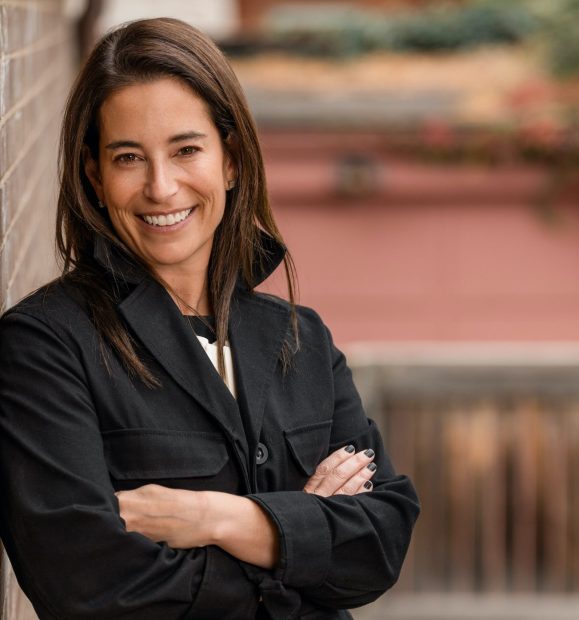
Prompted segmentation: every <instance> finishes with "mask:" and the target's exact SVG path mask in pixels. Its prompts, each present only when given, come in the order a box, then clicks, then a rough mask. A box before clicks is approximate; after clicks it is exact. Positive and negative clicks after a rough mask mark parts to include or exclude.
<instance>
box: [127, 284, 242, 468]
mask: <svg viewBox="0 0 579 620" xmlns="http://www.w3.org/2000/svg"><path fill="white" fill-rule="evenodd" d="M118 308H119V311H120V312H121V314H122V316H123V317H124V318H125V320H126V321H127V323H128V325H129V326H130V327H131V329H132V330H133V331H134V333H135V334H136V335H137V337H138V338H139V340H140V341H141V342H142V343H143V344H144V345H145V347H146V348H147V349H148V350H149V351H150V353H151V354H152V355H153V356H154V357H155V358H156V359H157V360H158V362H159V363H160V364H161V365H162V366H163V368H164V369H165V370H166V371H167V372H168V373H169V375H170V376H171V377H172V378H173V379H174V380H175V381H176V382H177V383H178V384H179V385H180V386H181V387H182V388H183V389H184V390H185V391H186V392H187V393H188V394H189V395H190V396H192V397H193V398H194V399H195V400H196V401H197V402H198V403H199V404H200V405H201V406H202V407H203V408H204V409H205V410H206V411H207V412H208V413H209V414H210V415H212V416H213V417H214V418H215V419H216V420H217V421H218V423H219V424H220V426H221V427H222V428H223V429H224V430H225V432H226V433H227V434H228V435H229V436H230V437H231V439H232V440H233V441H234V442H235V444H236V446H237V448H238V450H239V452H240V453H241V454H242V455H244V456H246V457H247V456H248V454H249V452H248V446H247V440H246V438H245V433H244V429H243V423H242V420H241V417H240V415H239V409H238V406H237V402H236V401H235V399H234V398H233V396H232V395H231V392H230V391H229V389H228V388H227V386H226V385H225V383H224V382H223V380H222V379H221V377H220V376H219V374H218V373H217V371H216V370H215V368H214V366H213V364H212V363H211V361H210V359H209V358H208V356H207V354H206V353H205V351H204V350H203V347H202V346H201V344H200V343H199V341H198V340H197V337H196V336H195V334H194V332H193V330H192V329H191V327H190V326H189V324H188V323H187V320H186V319H185V318H184V317H183V316H182V315H181V312H180V311H179V309H178V308H177V306H176V305H175V303H174V302H173V300H172V299H171V297H170V295H169V294H168V293H167V292H166V291H165V289H164V288H163V287H162V286H161V285H159V284H158V283H157V282H155V281H154V280H153V279H149V278H145V279H143V280H142V281H141V282H140V283H139V284H138V285H137V287H136V288H135V289H134V290H133V292H132V293H131V294H130V295H129V296H128V297H126V298H125V299H124V300H123V301H122V302H121V303H120V304H119V306H118Z"/></svg>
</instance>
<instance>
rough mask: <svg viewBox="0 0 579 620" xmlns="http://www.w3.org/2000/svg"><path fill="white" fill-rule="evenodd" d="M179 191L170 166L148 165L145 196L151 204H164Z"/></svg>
mask: <svg viewBox="0 0 579 620" xmlns="http://www.w3.org/2000/svg"><path fill="white" fill-rule="evenodd" d="M178 189H179V182H178V180H177V177H176V176H175V174H174V171H172V170H171V166H170V164H166V163H153V164H150V165H149V169H148V173H147V181H146V184H145V190H144V191H145V196H146V197H147V198H148V199H149V200H152V201H153V202H158V203H162V202H166V201H167V200H168V199H169V198H171V196H174V195H175V194H176V193H177V190H178Z"/></svg>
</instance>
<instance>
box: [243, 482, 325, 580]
mask: <svg viewBox="0 0 579 620" xmlns="http://www.w3.org/2000/svg"><path fill="white" fill-rule="evenodd" d="M247 497H248V498H249V499H252V500H253V501H255V502H257V503H258V504H259V505H260V506H261V507H262V508H263V509H264V510H265V511H266V512H267V514H268V515H269V516H270V517H271V519H272V520H273V522H274V523H275V524H276V526H277V528H278V531H279V539H280V564H279V568H278V570H277V571H276V572H277V573H278V574H279V579H280V580H281V581H282V582H283V583H284V584H285V585H288V586H291V587H293V588H305V587H315V586H317V585H319V584H320V583H322V582H323V581H324V580H325V578H326V575H327V574H328V571H329V569H330V563H331V552H332V540H331V535H330V530H329V526H328V522H327V520H326V517H325V516H324V513H323V511H322V509H321V507H320V504H319V498H317V497H316V496H315V495H310V494H308V493H305V492H304V491H282V492H276V493H259V494H255V495H248V496H247ZM305 566H307V567H308V569H307V570H304V567H305Z"/></svg>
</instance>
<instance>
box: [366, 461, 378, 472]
mask: <svg viewBox="0 0 579 620" xmlns="http://www.w3.org/2000/svg"><path fill="white" fill-rule="evenodd" d="M366 467H367V468H368V469H369V470H370V471H376V470H377V469H378V468H377V467H376V463H368V465H366Z"/></svg>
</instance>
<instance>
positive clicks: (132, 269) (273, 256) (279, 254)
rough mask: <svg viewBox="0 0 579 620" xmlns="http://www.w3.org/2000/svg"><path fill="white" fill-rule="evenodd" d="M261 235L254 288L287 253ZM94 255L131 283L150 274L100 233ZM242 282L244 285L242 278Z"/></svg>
mask: <svg viewBox="0 0 579 620" xmlns="http://www.w3.org/2000/svg"><path fill="white" fill-rule="evenodd" d="M259 235H260V238H261V246H262V247H263V249H264V253H263V256H262V257H261V258H259V259H257V260H256V261H255V263H254V265H253V273H254V282H253V283H252V286H251V287H250V288H252V289H253V288H255V287H256V286H259V285H260V284H261V283H262V282H264V281H265V280H266V279H267V278H269V276H270V275H271V274H272V273H273V272H274V271H275V270H276V269H277V267H278V266H279V265H280V263H281V262H282V260H283V258H284V256H285V253H286V247H285V246H284V245H282V244H281V243H280V242H279V241H277V240H276V239H274V238H273V237H272V236H270V235H268V234H267V233H266V232H264V231H262V230H260V231H259ZM93 256H94V258H95V260H96V261H97V263H99V264H100V265H101V266H102V267H104V268H105V269H106V270H107V271H109V272H110V273H111V274H112V275H113V276H114V277H115V278H120V279H121V280H124V281H125V282H127V283H129V284H138V283H139V282H141V280H143V279H144V278H146V277H147V276H148V275H149V274H148V272H147V270H146V269H145V268H144V267H143V266H142V265H140V264H139V263H138V262H137V261H136V260H135V259H134V258H132V257H131V256H129V255H128V254H127V253H126V252H124V251H123V250H122V249H121V248H119V247H117V246H115V245H113V243H112V242H111V241H109V240H108V239H105V238H104V237H101V236H100V235H99V236H98V237H97V238H96V239H95V242H94V253H93ZM240 284H241V285H242V286H243V284H242V283H241V278H240Z"/></svg>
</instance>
